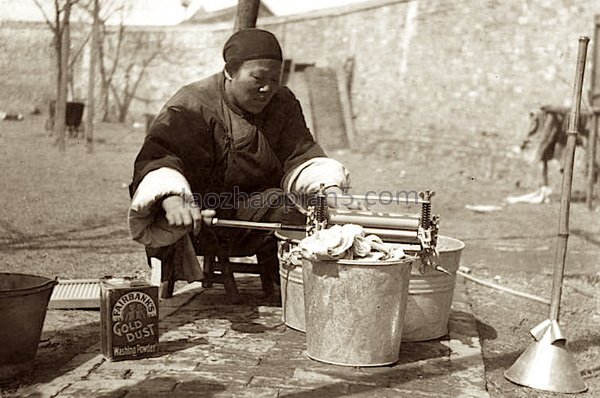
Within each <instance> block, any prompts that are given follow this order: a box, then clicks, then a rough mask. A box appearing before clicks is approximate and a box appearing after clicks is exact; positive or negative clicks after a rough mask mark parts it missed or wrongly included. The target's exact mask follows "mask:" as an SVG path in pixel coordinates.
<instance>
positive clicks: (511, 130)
mask: <svg viewBox="0 0 600 398" xmlns="http://www.w3.org/2000/svg"><path fill="white" fill-rule="evenodd" d="M595 14H600V2H598V1H596V0H572V1H565V0H471V1H469V2H464V1H462V0H444V1H439V0H419V1H406V0H405V1H402V0H377V1H370V2H365V3H361V4H358V5H354V6H348V7H346V8H341V9H338V10H337V12H336V13H331V12H327V11H320V12H316V13H313V14H308V15H304V16H297V17H287V18H271V19H263V20H261V21H259V25H260V26H263V27H266V28H268V29H270V30H272V31H273V32H274V33H275V34H277V35H278V37H279V38H280V41H281V42H282V45H283V47H284V53H285V55H286V57H288V58H293V59H294V60H295V61H297V62H308V63H312V62H314V63H316V65H317V66H323V67H330V68H340V67H341V66H342V65H343V64H344V62H345V61H346V60H347V59H348V58H350V57H353V58H354V71H353V80H352V91H351V96H352V102H353V109H354V113H355V123H356V130H357V134H358V136H359V137H360V139H361V141H364V142H367V141H368V142H375V143H377V142H379V141H386V140H391V141H400V142H404V143H406V144H407V145H413V143H414V142H418V141H420V140H422V137H433V141H434V142H435V141H440V140H442V139H443V140H450V141H452V137H453V136H460V137H467V138H466V139H465V140H462V139H461V140H460V142H461V143H463V142H464V143H465V144H466V145H468V144H469V142H470V141H477V140H479V139H480V137H481V136H482V134H487V135H488V136H492V137H499V139H498V140H497V141H496V142H497V145H498V146H502V148H504V147H506V145H508V143H510V142H513V141H516V140H518V138H519V137H521V136H522V135H523V132H524V129H525V127H526V124H527V113H528V111H529V110H531V109H534V108H536V107H539V106H540V105H542V104H547V103H552V104H565V103H566V102H568V100H569V99H570V96H571V91H572V81H573V74H574V69H575V65H574V64H575V57H576V51H577V38H578V37H579V36H580V35H588V36H592V33H593V17H594V15H595ZM130 29H134V28H130ZM136 29H137V30H156V29H160V30H162V31H164V32H165V33H166V38H167V39H166V40H167V43H168V47H169V51H168V54H165V56H163V57H162V58H160V59H159V60H157V61H156V62H155V63H154V64H153V65H152V66H151V67H150V70H149V77H147V78H146V79H145V80H144V81H143V82H142V85H141V87H140V89H139V91H138V94H137V96H136V97H137V98H138V99H137V100H136V101H135V102H134V104H133V108H132V115H133V116H139V115H141V114H142V113H153V112H156V111H157V110H158V109H160V106H161V105H162V103H163V102H164V101H165V100H166V99H167V98H168V97H169V96H170V95H171V94H172V93H173V92H174V91H175V90H176V89H177V88H178V87H179V86H181V85H183V84H185V83H188V82H191V81H193V80H195V79H198V78H201V77H204V76H207V75H209V74H211V73H213V72H216V71H218V70H220V68H221V67H222V61H221V47H222V45H223V43H224V41H225V40H226V38H227V36H228V35H229V34H230V31H231V27H230V26H229V25H228V24H226V25H222V26H220V27H219V26H216V27H215V26H213V27H210V28H207V27H202V26H189V25H187V26H176V27H164V28H156V27H152V28H136ZM47 34H48V35H49V32H47ZM28 35H29V36H30V37H29V38H27V39H25V37H26V36H28ZM0 37H2V42H3V43H2V48H1V52H2V53H4V54H3V56H2V59H3V60H4V61H2V62H3V63H2V69H1V72H2V82H1V83H0V85H1V87H0V89H1V90H2V92H3V93H6V92H7V91H5V90H4V88H5V87H9V90H8V93H9V94H2V95H1V99H0V104H1V105H0V106H5V105H6V104H7V103H13V102H14V101H13V98H12V97H15V98H17V99H18V102H19V103H23V102H24V101H26V100H27V99H29V100H31V101H32V102H35V101H38V100H39V98H40V97H41V92H44V93H47V92H52V91H51V89H52V83H51V82H50V83H49V84H48V82H46V80H42V81H41V80H38V82H36V83H35V85H38V84H43V85H44V86H45V87H46V88H45V89H44V90H41V91H40V92H33V91H32V88H31V87H32V86H31V84H30V83H27V82H26V79H25V78H24V76H29V77H31V76H38V77H39V76H41V77H42V78H43V79H46V78H47V76H48V74H44V73H43V72H42V70H45V68H46V67H47V66H49V65H52V60H47V59H43V61H41V62H38V63H37V64H36V62H33V60H32V59H31V58H30V57H33V56H34V53H33V50H31V51H28V52H26V54H27V57H28V58H26V59H25V60H23V59H22V58H21V56H22V55H21V52H20V49H21V48H22V46H23V45H25V46H27V45H29V46H30V48H36V47H37V48H47V47H48V45H49V44H48V43H49V40H50V39H49V37H50V36H48V37H43V35H42V34H41V30H39V29H37V30H36V29H32V30H30V32H29V34H25V33H24V32H21V31H18V32H16V31H14V30H11V29H8V28H5V27H4V26H0ZM11 41H16V42H15V43H17V44H11V43H10V42H11ZM36 41H37V43H38V44H35V43H33V42H36ZM42 43H44V44H42ZM592 44H593V43H592ZM6 52H8V53H9V54H10V57H11V58H12V59H17V60H18V61H13V62H12V63H11V61H8V63H7V60H8V59H10V58H7V57H6ZM590 53H591V48H590ZM40 54H42V55H50V53H49V52H48V51H45V52H41V53H40ZM588 59H591V57H588ZM33 65H35V67H33ZM30 67H31V68H33V69H34V70H30V69H29V68H30ZM46 72H48V71H46ZM590 75H591V65H589V64H588V69H587V74H586V85H587V86H589V84H588V81H589V76H590ZM13 82H14V83H13ZM21 87H22V89H21ZM48 90H50V91H48ZM44 95H46V94H44ZM436 136H439V137H441V138H439V139H437V140H436V139H435V137H436ZM428 139H429V138H428ZM430 141H431V140H430ZM415 145H417V146H418V145H420V144H415ZM449 145H453V144H452V143H451V142H450V143H449Z"/></svg>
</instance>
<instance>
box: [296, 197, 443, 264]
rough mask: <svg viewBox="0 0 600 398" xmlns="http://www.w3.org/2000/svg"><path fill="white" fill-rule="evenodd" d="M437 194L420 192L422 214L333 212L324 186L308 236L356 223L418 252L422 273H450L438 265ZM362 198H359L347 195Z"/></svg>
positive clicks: (309, 220) (312, 212) (311, 214)
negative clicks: (434, 200)
mask: <svg viewBox="0 0 600 398" xmlns="http://www.w3.org/2000/svg"><path fill="white" fill-rule="evenodd" d="M433 195H434V192H433V191H429V190H426V191H423V192H419V196H420V199H419V200H418V204H420V205H421V213H420V214H398V213H384V212H378V211H370V210H342V209H337V208H334V209H330V208H329V206H328V205H327V196H326V194H325V190H324V187H323V185H321V188H320V190H319V193H318V194H317V198H316V203H315V206H309V207H308V215H307V218H306V234H307V236H309V235H312V234H314V233H315V232H316V231H319V230H321V229H324V228H328V227H330V226H333V225H336V224H337V225H344V224H356V225H360V226H362V227H363V229H364V232H365V234H367V235H370V234H373V235H376V236H378V237H380V238H381V239H382V240H383V241H384V242H387V243H396V244H401V246H402V249H403V250H405V251H408V252H411V253H415V254H417V255H418V256H419V258H420V259H421V265H420V266H419V272H421V273H422V274H423V273H425V272H427V270H428V269H435V270H437V271H440V272H444V273H446V274H449V275H450V273H449V272H448V271H446V270H445V269H444V268H442V267H441V266H440V265H438V262H437V258H438V253H437V249H436V246H437V236H438V224H439V216H432V214H431V198H432V197H433ZM347 196H348V197H350V198H360V196H359V195H347Z"/></svg>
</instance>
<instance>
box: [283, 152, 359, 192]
mask: <svg viewBox="0 0 600 398" xmlns="http://www.w3.org/2000/svg"><path fill="white" fill-rule="evenodd" d="M321 184H324V185H325V187H330V186H338V187H340V188H341V189H342V190H345V189H347V188H349V187H350V174H349V173H348V170H347V169H346V167H345V166H344V165H343V164H342V163H340V162H339V161H337V160H335V159H331V158H326V157H318V158H312V159H309V160H307V161H306V162H304V163H301V164H299V165H298V166H296V167H294V168H293V169H291V170H290V171H288V172H287V174H286V175H285V176H284V178H283V183H282V185H283V186H282V188H283V189H284V190H285V191H286V192H298V193H306V194H311V193H315V192H317V191H318V190H319V187H320V185H321Z"/></svg>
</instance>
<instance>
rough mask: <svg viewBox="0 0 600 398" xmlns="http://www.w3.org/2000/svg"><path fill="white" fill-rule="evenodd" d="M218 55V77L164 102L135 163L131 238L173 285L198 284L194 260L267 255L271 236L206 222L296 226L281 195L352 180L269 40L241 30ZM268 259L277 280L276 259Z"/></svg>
mask: <svg viewBox="0 0 600 398" xmlns="http://www.w3.org/2000/svg"><path fill="white" fill-rule="evenodd" d="M223 58H224V60H225V68H224V71H223V72H222V73H217V74H215V75H213V76H210V77H208V78H206V79H203V80H200V81H197V82H195V83H192V84H189V85H187V86H185V87H183V88H181V89H180V90H179V91H178V92H177V93H175V95H174V96H173V97H172V98H171V99H169V100H168V101H167V103H166V104H165V105H164V107H163V109H162V110H161V111H160V113H159V114H158V116H157V117H156V119H155V120H154V122H153V123H152V125H151V127H150V130H149V133H148V136H147V137H146V140H145V142H144V144H143V146H142V148H141V150H140V152H139V154H138V156H137V158H136V160H135V166H134V175H133V182H132V183H131V185H130V194H131V195H132V203H131V207H130V214H129V221H130V231H131V234H132V237H133V238H134V239H135V240H136V241H138V242H140V243H142V244H144V245H145V246H146V248H147V251H148V254H149V256H153V257H158V258H160V259H162V261H163V264H165V262H166V263H168V266H170V267H173V269H174V270H175V276H176V278H177V279H186V280H188V281H193V280H200V279H202V271H201V269H200V267H199V265H198V262H197V260H196V258H195V255H196V254H220V255H228V254H229V255H249V254H255V253H256V254H257V255H259V261H261V258H260V254H263V256H262V257H263V258H264V259H267V258H270V259H272V258H273V255H272V254H273V252H274V250H276V243H275V239H274V237H273V235H272V234H271V233H265V232H264V231H251V230H231V229H230V230H225V229H218V228H208V227H203V228H201V226H202V218H203V216H204V217H210V216H213V215H215V214H216V215H217V217H220V218H234V219H239V220H252V221H281V220H282V219H290V218H294V219H295V220H296V221H298V222H303V220H302V218H301V217H297V215H298V213H297V212H295V211H292V210H290V209H293V208H294V206H295V205H296V203H291V202H292V201H291V200H290V196H289V195H285V193H286V192H287V193H290V192H296V193H300V194H301V195H310V194H311V193H314V192H315V191H316V189H317V188H318V187H319V185H320V184H321V183H323V184H325V185H326V187H327V188H328V190H329V192H331V191H334V192H341V190H344V189H346V188H347V187H348V184H349V183H348V173H347V171H346V169H345V168H344V166H343V165H342V164H340V163H339V162H337V161H335V160H333V159H329V158H327V157H326V156H325V153H324V152H323V150H322V149H321V147H320V146H319V144H317V143H316V142H315V141H314V140H313V138H312V136H311V134H310V131H309V130H308V128H307V127H306V123H305V120H304V116H303V115H302V110H301V108H300V104H299V102H298V101H297V100H296V98H295V97H294V95H293V94H292V92H291V91H290V90H289V89H288V88H286V87H284V86H282V85H281V83H280V76H281V68H282V61H283V57H282V51H281V47H280V45H279V43H278V41H277V39H276V38H275V36H274V35H273V34H272V33H270V32H267V31H265V30H261V29H244V30H241V31H239V32H237V33H235V34H233V35H232V36H231V37H230V38H229V39H228V40H227V42H226V43H225V46H224V48H223ZM294 197H296V198H297V197H300V196H294ZM201 209H202V212H201ZM264 253H270V255H268V254H264ZM270 261H271V262H272V264H270V267H271V268H272V270H273V273H274V274H276V273H277V270H278V265H277V264H276V257H275V261H272V260H270ZM163 267H164V265H163ZM276 280H277V281H278V277H277V278H276Z"/></svg>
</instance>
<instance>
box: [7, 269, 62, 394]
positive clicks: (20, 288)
mask: <svg viewBox="0 0 600 398" xmlns="http://www.w3.org/2000/svg"><path fill="white" fill-rule="evenodd" d="M57 283H58V282H57V281H55V280H52V279H48V278H44V277H41V276H35V275H25V274H14V273H0V324H1V325H2V327H0V341H1V342H2V344H0V382H3V381H9V380H10V379H14V378H15V377H18V376H20V375H22V374H24V373H26V372H28V371H30V370H31V369H32V368H33V359H34V358H35V354H36V352H37V347H38V344H39V340H40V335H41V333H42V326H43V325H44V319H45V318H46V310H47V308H48V301H49V300H50V296H51V294H52V290H53V289H54V286H55V285H56V284H57Z"/></svg>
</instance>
